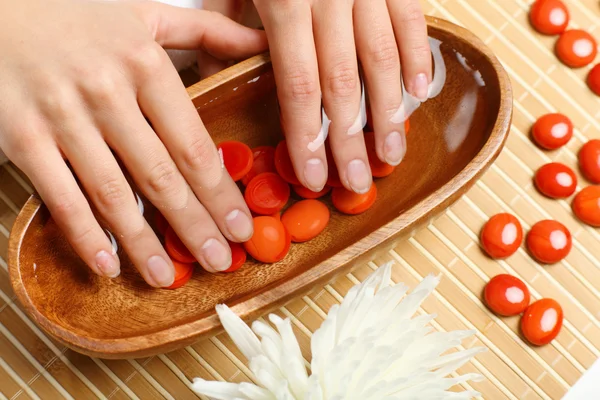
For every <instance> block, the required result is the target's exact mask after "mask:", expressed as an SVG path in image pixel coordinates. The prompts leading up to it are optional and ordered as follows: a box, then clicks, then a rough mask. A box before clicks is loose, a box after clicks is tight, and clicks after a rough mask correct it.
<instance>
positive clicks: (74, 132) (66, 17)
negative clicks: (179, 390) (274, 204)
mask: <svg viewBox="0 0 600 400" xmlns="http://www.w3.org/2000/svg"><path fill="white" fill-rule="evenodd" d="M0 20H1V21H2V23H1V24H0V50H1V54H2V57H1V58H0V71H1V72H2V73H1V74H0V88H1V92H2V98H1V99H0V148H1V149H2V150H3V151H4V152H5V153H6V155H7V156H8V157H9V158H10V159H11V160H12V161H13V162H14V163H15V164H16V165H17V166H18V167H19V168H20V169H22V170H23V171H24V172H25V173H26V174H27V175H28V177H29V178H30V179H31V181H32V183H33V184H34V186H35V187H36V189H37V191H38V192H39V194H40V196H41V197H42V199H43V200H44V202H45V204H46V205H47V206H48V208H49V210H50V212H51V214H52V216H53V218H54V219H55V220H56V222H57V224H58V225H59V226H60V228H61V229H62V230H63V231H64V233H65V235H66V237H67V238H68V240H69V242H70V243H71V245H72V246H73V248H74V249H75V251H76V252H77V253H78V254H79V255H80V256H81V257H82V259H83V260H84V261H85V262H86V263H87V264H88V265H89V266H90V268H91V269H92V270H93V271H94V272H96V273H97V274H99V275H102V276H107V277H115V276H117V275H119V273H120V262H119V259H118V257H117V255H116V254H113V251H112V246H111V243H110V241H109V239H108V237H107V235H106V234H105V232H104V231H103V229H102V228H101V227H100V225H99V223H98V222H97V221H96V219H95V217H94V215H93V213H92V207H91V205H90V203H88V200H87V199H86V197H85V196H84V194H83V192H82V190H81V189H80V187H79V185H78V184H77V181H76V178H75V176H74V175H73V173H72V172H71V169H69V167H68V166H67V162H66V161H68V162H69V164H70V165H71V167H72V170H73V171H74V173H75V175H76V177H77V179H78V180H79V181H80V182H81V185H82V187H83V189H84V190H85V192H86V193H87V195H88V198H89V201H90V202H91V203H93V206H94V207H95V208H96V209H97V210H98V212H99V213H100V214H101V215H102V217H103V218H104V219H105V220H106V221H107V223H108V225H109V226H108V229H109V230H110V231H111V232H112V233H113V234H114V235H115V237H116V238H117V240H118V241H119V243H120V245H121V246H122V247H123V248H124V250H125V251H126V252H127V254H128V256H129V258H130V259H131V261H132V262H133V263H134V264H135V266H136V267H137V268H138V270H139V271H140V273H141V274H142V276H143V277H144V279H145V280H146V281H147V282H148V283H149V284H150V285H152V286H155V287H166V286H170V285H171V284H172V283H173V279H174V269H173V264H172V262H171V261H170V259H169V257H168V255H167V254H166V252H165V250H164V249H163V247H162V245H161V243H160V241H159V240H158V238H157V237H156V235H155V234H154V232H153V230H152V229H151V228H150V226H149V225H148V223H147V222H146V220H145V219H144V218H143V216H142V215H140V213H139V211H138V207H137V203H136V197H135V194H134V193H133V191H132V189H131V187H130V185H129V184H128V182H127V180H126V179H125V176H124V174H123V173H122V171H121V169H120V167H119V164H118V162H117V159H116V158H115V157H114V156H113V152H114V153H116V155H117V156H118V158H119V159H120V160H121V161H122V163H123V164H124V166H125V168H126V169H127V170H128V171H129V172H130V175H131V176H132V178H133V179H134V181H135V183H136V185H137V186H138V187H139V188H140V190H141V191H142V192H143V194H144V195H145V196H146V198H147V199H148V200H149V201H151V202H152V203H153V204H154V205H155V206H156V207H157V208H158V210H159V211H160V212H161V213H162V214H163V215H164V216H165V217H166V219H167V220H168V221H169V223H170V225H171V226H172V227H173V229H174V230H175V231H176V233H177V234H178V235H179V236H180V237H181V238H182V240H183V242H184V243H185V245H186V246H187V247H188V249H189V250H190V251H191V252H192V253H193V254H194V256H195V257H196V258H197V259H198V260H199V262H200V263H201V264H202V266H203V267H204V268H205V269H207V270H208V271H211V272H214V271H222V270H225V269H227V268H228V267H229V266H230V264H231V253H230V250H229V246H228V244H227V241H226V240H225V239H229V240H231V241H236V242H241V241H244V240H247V239H248V238H250V236H251V235H252V230H253V228H252V219H251V215H250V212H249V210H248V208H247V206H246V205H245V202H244V199H243V197H242V195H241V193H240V192H239V190H238V188H237V186H236V185H235V183H234V182H233V181H232V180H231V178H230V177H229V175H228V174H227V173H226V171H225V170H224V169H223V168H222V165H221V161H220V158H219V155H218V153H217V150H216V147H215V145H214V143H213V142H212V140H211V138H210V136H209V134H208V133H207V131H206V129H205V128H204V126H203V124H202V122H201V121H200V118H199V116H198V114H197V112H196V109H195V107H194V106H193V104H192V102H191V101H190V99H189V97H188V95H187V92H186V90H185V87H184V86H183V84H182V82H181V80H180V78H179V76H178V74H177V71H176V70H175V68H174V67H173V65H172V63H171V62H170V60H169V58H168V56H167V54H166V52H165V51H164V50H163V47H165V48H176V49H203V50H206V51H207V52H209V53H210V54H211V55H213V56H215V57H217V58H221V59H229V58H232V59H240V58H246V57H249V56H251V55H253V54H256V53H259V52H262V51H264V50H266V48H267V41H266V38H265V36H264V34H263V33H262V32H260V31H256V30H252V29H248V28H244V27H242V26H240V25H238V24H236V23H234V22H233V21H231V20H228V19H227V18H225V17H223V16H222V15H220V14H217V13H210V12H206V11H199V10H186V9H180V8H175V7H170V6H167V5H163V4H159V3H153V2H98V1H82V0H20V1H18V2H15V1H10V0H0ZM161 46H163V47H161ZM145 117H146V118H148V120H149V121H150V123H151V124H152V127H151V126H150V125H149V124H148V122H147V121H146V119H145ZM65 160H66V161H65ZM224 199H226V201H224Z"/></svg>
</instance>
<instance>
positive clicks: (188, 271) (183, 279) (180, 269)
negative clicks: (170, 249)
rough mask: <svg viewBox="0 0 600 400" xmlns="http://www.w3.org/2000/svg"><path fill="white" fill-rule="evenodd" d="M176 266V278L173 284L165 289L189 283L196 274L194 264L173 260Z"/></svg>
mask: <svg viewBox="0 0 600 400" xmlns="http://www.w3.org/2000/svg"><path fill="white" fill-rule="evenodd" d="M171 261H172V262H173V267H175V280H174V281H173V284H172V285H171V286H169V287H166V288H165V289H178V288H180V287H182V286H183V285H185V284H186V283H188V281H189V280H190V278H191V277H192V275H193V274H194V264H187V263H182V262H179V261H177V260H171Z"/></svg>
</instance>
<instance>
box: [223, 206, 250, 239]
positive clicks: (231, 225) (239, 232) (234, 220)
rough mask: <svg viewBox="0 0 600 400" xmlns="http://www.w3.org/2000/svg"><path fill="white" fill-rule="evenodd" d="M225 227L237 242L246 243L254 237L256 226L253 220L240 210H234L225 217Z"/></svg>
mask: <svg viewBox="0 0 600 400" xmlns="http://www.w3.org/2000/svg"><path fill="white" fill-rule="evenodd" d="M225 225H227V229H228V230H229V233H231V235H232V236H233V237H235V238H236V239H237V240H239V241H242V242H245V241H246V240H248V239H250V237H251V236H252V229H253V228H254V225H253V224H252V220H250V218H249V217H248V216H247V215H246V214H244V213H243V212H241V211H240V210H233V211H232V212H230V213H229V214H227V216H226V217H225Z"/></svg>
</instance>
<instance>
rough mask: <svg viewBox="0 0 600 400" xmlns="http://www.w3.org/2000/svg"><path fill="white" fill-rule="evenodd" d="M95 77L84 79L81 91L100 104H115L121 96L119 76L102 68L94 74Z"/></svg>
mask: <svg viewBox="0 0 600 400" xmlns="http://www.w3.org/2000/svg"><path fill="white" fill-rule="evenodd" d="M92 74H93V77H91V78H90V79H83V80H82V83H81V89H82V91H83V93H85V95H87V96H89V97H90V98H91V99H93V100H94V101H95V102H98V103H100V104H108V103H113V102H114V101H115V99H117V98H118V96H119V84H118V78H117V74H116V73H114V72H112V71H111V72H109V71H106V70H103V69H102V68H100V69H97V70H95V71H94V72H92Z"/></svg>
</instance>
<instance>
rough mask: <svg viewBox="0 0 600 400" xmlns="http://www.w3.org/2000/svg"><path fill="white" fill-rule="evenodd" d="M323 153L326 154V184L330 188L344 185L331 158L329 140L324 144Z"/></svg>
mask: <svg viewBox="0 0 600 400" xmlns="http://www.w3.org/2000/svg"><path fill="white" fill-rule="evenodd" d="M325 155H326V156H327V186H330V187H332V188H336V187H343V186H344V185H342V181H341V180H340V173H339V171H338V169H337V165H336V164H335V161H334V159H333V153H332V152H331V147H330V146H329V142H327V144H326V145H325Z"/></svg>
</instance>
